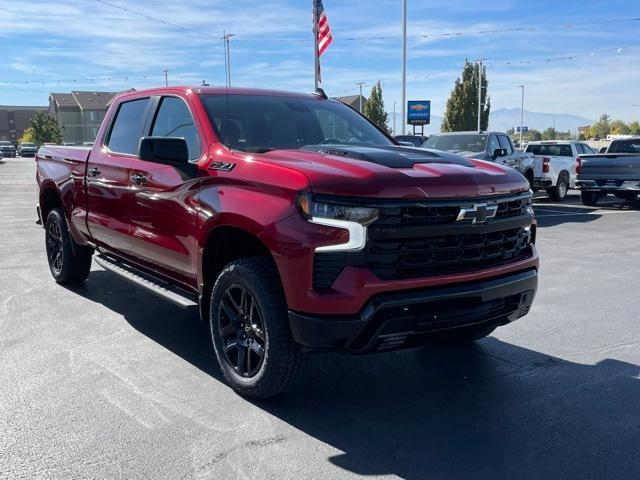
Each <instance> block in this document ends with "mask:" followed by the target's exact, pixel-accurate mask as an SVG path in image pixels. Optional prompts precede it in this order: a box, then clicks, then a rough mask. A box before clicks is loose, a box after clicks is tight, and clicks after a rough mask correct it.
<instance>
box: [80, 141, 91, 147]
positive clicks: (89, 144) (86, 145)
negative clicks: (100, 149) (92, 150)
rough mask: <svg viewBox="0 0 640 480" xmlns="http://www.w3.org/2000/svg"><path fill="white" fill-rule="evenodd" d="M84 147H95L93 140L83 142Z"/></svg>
mask: <svg viewBox="0 0 640 480" xmlns="http://www.w3.org/2000/svg"><path fill="white" fill-rule="evenodd" d="M82 146H83V147H93V142H82Z"/></svg>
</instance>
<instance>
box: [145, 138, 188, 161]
mask: <svg viewBox="0 0 640 480" xmlns="http://www.w3.org/2000/svg"><path fill="white" fill-rule="evenodd" d="M138 157H139V158H140V159H141V160H147V161H149V162H157V163H164V164H167V165H178V166H181V165H184V164H186V163H187V162H189V148H188V147H187V142H186V141H185V139H184V138H175V137H142V139H141V140H140V153H139V154H138Z"/></svg>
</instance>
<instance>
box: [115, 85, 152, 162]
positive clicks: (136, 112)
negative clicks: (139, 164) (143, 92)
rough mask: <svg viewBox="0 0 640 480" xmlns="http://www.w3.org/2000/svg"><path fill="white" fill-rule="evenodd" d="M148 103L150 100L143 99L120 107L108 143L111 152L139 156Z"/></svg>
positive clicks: (125, 103)
mask: <svg viewBox="0 0 640 480" xmlns="http://www.w3.org/2000/svg"><path fill="white" fill-rule="evenodd" d="M148 103H149V99H148V98H141V99H140V100H132V101H131V102H124V103H122V104H121V105H120V107H119V108H118V113H117V114H116V119H115V121H114V122H113V126H112V127H111V133H110V134H109V140H108V142H107V146H108V147H109V150H111V151H112V152H116V153H128V154H131V155H138V150H139V148H140V137H141V136H142V126H143V121H144V112H145V109H146V108H147V104H148Z"/></svg>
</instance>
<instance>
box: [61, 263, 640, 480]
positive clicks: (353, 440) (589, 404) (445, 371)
mask: <svg viewBox="0 0 640 480" xmlns="http://www.w3.org/2000/svg"><path fill="white" fill-rule="evenodd" d="M73 291H74V292H76V293H78V294H80V295H83V296H85V297H86V298H88V299H90V300H92V301H95V302H99V303H101V304H103V305H104V306H106V307H107V308H110V309H112V310H114V311H116V312H118V313H120V314H122V315H123V316H124V317H125V319H126V320H127V322H129V324H130V325H131V326H132V327H133V328H135V329H137V330H138V331H140V332H141V333H143V334H144V335H146V336H147V337H149V338H151V339H153V340H154V341H156V342H157V343H158V344H160V345H162V346H164V347H165V348H167V349H168V350H169V351H171V352H173V353H174V354H176V355H178V356H180V357H182V358H183V359H185V360H186V361H188V362H190V363H191V364H192V365H194V366H196V367H197V368H199V369H201V370H202V371H203V372H206V373H207V374H209V375H211V376H212V377H213V378H215V379H216V380H217V381H222V379H221V375H220V373H219V370H218V368H217V366H216V365H215V360H214V356H213V352H212V347H211V345H210V340H209V333H208V329H207V326H206V325H205V324H203V323H202V322H200V321H199V319H198V318H197V316H195V315H192V314H189V313H187V312H185V311H183V310H181V309H179V308H177V307H174V306H173V305H171V304H168V303H166V302H164V301H160V300H158V299H156V297H154V296H153V295H152V294H150V293H147V292H146V291H144V290H142V289H138V288H132V287H131V286H130V285H129V284H128V283H127V282H124V281H122V280H121V279H120V278H118V277H117V276H115V275H113V274H111V273H109V272H104V271H94V272H92V274H91V276H90V277H89V280H88V281H87V283H86V286H85V287H84V288H80V289H74V290H73ZM631 348H633V346H632V344H629V345H624V346H620V345H618V346H616V349H617V351H623V352H624V351H627V352H629V351H633V350H629V349H631ZM636 348H637V346H636ZM625 349H626V350H625ZM590 354H592V355H596V354H598V352H583V355H585V356H588V355H590ZM576 358H585V357H576ZM639 376H640V367H639V366H638V365H634V364H631V363H626V362H622V361H619V360H612V359H607V360H603V361H600V362H599V363H597V364H596V365H589V364H579V363H575V362H572V361H567V360H562V359H559V358H556V357H553V356H549V355H545V354H543V353H540V352H536V351H533V350H528V349H526V348H522V347H519V346H516V345H513V344H510V343H507V342H503V341H500V340H498V339H496V338H494V337H490V338H487V339H485V340H482V341H480V342H477V343H476V344H475V345H472V346H467V347H455V346H437V345H434V346H429V347H424V348H421V349H415V350H408V351H401V352H389V353H384V354H377V355H366V356H347V355H337V354H330V355H314V356H312V357H311V359H310V362H309V366H308V368H307V370H306V374H305V377H304V378H303V379H302V381H301V384H300V385H299V386H298V388H297V390H296V391H295V392H294V393H292V394H290V395H287V396H283V397H280V398H276V399H270V400H267V401H253V402H252V403H253V404H254V405H256V406H257V407H259V408H262V409H263V410H265V411H267V412H269V413H270V414H272V415H274V416H275V417H277V418H279V419H281V420H282V421H284V422H286V423H288V424H290V425H292V426H293V427H295V428H296V429H298V430H300V431H301V432H303V433H304V434H306V435H310V436H312V437H314V438H315V439H317V440H319V441H321V442H323V443H324V444H327V445H328V446H329V447H331V448H332V449H335V450H337V451H339V452H343V453H337V454H335V455H333V456H330V457H329V458H328V461H329V462H331V463H332V464H334V465H335V466H338V467H339V468H341V469H344V470H345V471H348V472H351V473H354V474H357V475H366V476H369V475H397V476H399V477H401V478H407V479H416V480H418V479H441V478H442V479H449V478H460V479H463V478H482V479H484V478H486V479H502V478H505V479H507V478H508V479H514V478H616V479H627V478H628V479H637V478H640V455H638V454H639V453H640V379H639ZM238 401H242V400H241V399H240V398H238ZM212 415H215V412H212ZM292 441H295V440H292ZM286 445H287V444H286V443H284V444H283V448H291V449H292V450H291V452H292V453H291V454H292V455H295V453H294V449H295V448H296V446H295V445H291V446H290V447H287V446H286Z"/></svg>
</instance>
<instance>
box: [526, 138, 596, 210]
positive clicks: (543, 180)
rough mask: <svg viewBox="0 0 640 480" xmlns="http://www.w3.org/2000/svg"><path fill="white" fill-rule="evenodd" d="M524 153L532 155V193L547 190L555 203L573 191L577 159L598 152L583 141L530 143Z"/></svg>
mask: <svg viewBox="0 0 640 480" xmlns="http://www.w3.org/2000/svg"><path fill="white" fill-rule="evenodd" d="M525 152H527V153H531V154H533V190H534V191H537V190H541V189H544V190H546V191H547V193H548V194H549V196H550V197H551V198H552V199H553V201H555V202H561V201H562V200H564V199H565V197H566V196H567V192H568V191H569V189H570V188H576V159H577V158H578V157H579V156H580V155H591V154H594V153H597V152H596V151H595V150H594V149H593V148H591V147H590V146H589V145H587V144H586V143H584V142H574V141H570V140H565V141H562V140H550V141H542V142H530V143H529V144H528V145H527V148H526V149H525Z"/></svg>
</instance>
